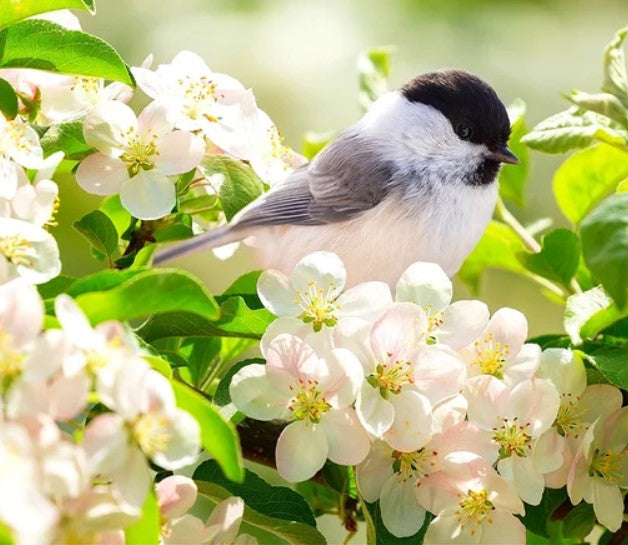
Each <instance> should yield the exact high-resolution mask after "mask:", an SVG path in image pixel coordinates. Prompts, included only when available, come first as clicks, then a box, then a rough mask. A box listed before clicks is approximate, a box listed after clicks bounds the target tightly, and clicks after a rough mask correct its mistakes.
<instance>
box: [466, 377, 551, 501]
mask: <svg viewBox="0 0 628 545" xmlns="http://www.w3.org/2000/svg"><path fill="white" fill-rule="evenodd" d="M463 395H464V396H465V397H466V398H467V401H468V402H469V408H468V413H467V414H468V417H469V421H470V422H473V423H475V424H477V425H478V426H479V427H480V428H482V429H484V430H487V431H490V432H491V433H492V439H493V443H494V445H495V448H496V449H497V452H498V454H499V461H498V462H497V470H498V471H499V473H500V474H501V475H502V476H503V477H504V478H505V479H506V480H507V481H508V482H510V483H512V484H513V486H514V487H515V488H516V490H517V492H518V493H519V495H520V496H521V499H523V500H524V501H525V502H526V503H529V504H531V505H538V503H539V502H540V501H541V496H542V495H543V489H544V487H545V484H544V477H543V476H544V474H545V473H549V472H551V471H554V470H556V469H558V468H559V467H560V466H561V464H562V461H563V459H562V454H561V451H560V449H559V448H557V444H556V441H555V440H554V438H553V437H552V436H551V435H547V434H544V432H545V431H547V430H548V429H549V428H550V426H551V425H552V423H553V422H554V420H555V419H556V415H557V413H558V407H559V405H560V396H559V395H558V391H557V390H556V387H555V386H554V385H553V384H552V383H551V382H550V381H549V380H543V379H532V380H525V381H523V382H520V383H518V384H517V385H516V386H515V387H514V388H512V390H511V389H510V388H509V387H508V386H506V385H505V384H504V383H503V382H502V381H501V380H499V379H497V378H495V377H493V376H491V375H480V376H476V377H472V378H470V379H469V380H468V381H467V384H466V385H465V388H464V390H463Z"/></svg>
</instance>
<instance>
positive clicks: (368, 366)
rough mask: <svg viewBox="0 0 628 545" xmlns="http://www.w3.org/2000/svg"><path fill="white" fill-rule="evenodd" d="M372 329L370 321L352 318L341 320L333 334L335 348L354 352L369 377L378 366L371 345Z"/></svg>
mask: <svg viewBox="0 0 628 545" xmlns="http://www.w3.org/2000/svg"><path fill="white" fill-rule="evenodd" d="M371 328H372V324H371V323H370V322H369V321H367V320H363V319H362V318H353V317H350V318H343V319H342V320H340V321H339V322H338V325H337V326H336V327H335V328H334V333H333V335H334V337H333V340H334V344H335V346H337V347H338V348H346V349H347V350H350V351H351V352H353V353H354V354H355V355H356V356H357V358H358V359H359V360H360V363H361V364H362V367H363V368H364V372H365V373H366V374H367V375H369V374H371V373H372V372H373V371H374V369H375V365H376V361H375V355H374V354H373V351H372V350H371V343H370V335H371Z"/></svg>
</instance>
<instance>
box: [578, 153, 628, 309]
mask: <svg viewBox="0 0 628 545" xmlns="http://www.w3.org/2000/svg"><path fill="white" fill-rule="evenodd" d="M625 166H626V169H627V171H628V155H626V161H625ZM627 174H628V172H627ZM582 253H583V255H584V260H585V262H586V264H587V266H588V267H589V269H591V272H592V273H593V276H594V277H595V278H596V279H597V280H599V281H600V282H601V283H602V285H603V286H604V289H605V290H606V291H607V292H608V293H609V294H610V296H611V297H612V298H613V300H614V301H615V303H617V306H618V307H619V308H623V307H624V306H625V305H626V298H627V297H628V274H627V271H628V194H626V193H622V194H619V195H613V196H612V197H609V198H608V199H606V200H605V201H604V202H603V203H601V204H600V206H598V207H597V208H596V209H595V210H594V211H593V212H592V213H591V214H590V215H589V217H587V218H586V219H585V220H584V221H583V222H582Z"/></svg>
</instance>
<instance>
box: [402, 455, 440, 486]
mask: <svg viewBox="0 0 628 545" xmlns="http://www.w3.org/2000/svg"><path fill="white" fill-rule="evenodd" d="M437 455H438V452H436V451H435V450H425V449H423V448H422V449H419V450H415V451H414V452H399V451H398V450H395V451H393V453H392V457H393V459H394V462H393V471H394V472H395V473H396V474H397V476H398V477H399V480H400V481H404V482H405V481H407V480H408V479H415V480H417V481H419V480H421V479H422V478H423V477H425V475H427V474H428V473H429V472H430V469H431V468H433V467H434V465H436V462H435V461H434V459H435V458H436V456H437Z"/></svg>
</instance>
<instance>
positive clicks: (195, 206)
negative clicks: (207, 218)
mask: <svg viewBox="0 0 628 545" xmlns="http://www.w3.org/2000/svg"><path fill="white" fill-rule="evenodd" d="M217 204H218V197H217V196H216V195H200V196H195V197H188V198H186V199H181V200H180V201H179V212H182V213H183V214H190V215H193V214H202V213H204V212H208V211H210V210H214V209H216V205H217Z"/></svg>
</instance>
